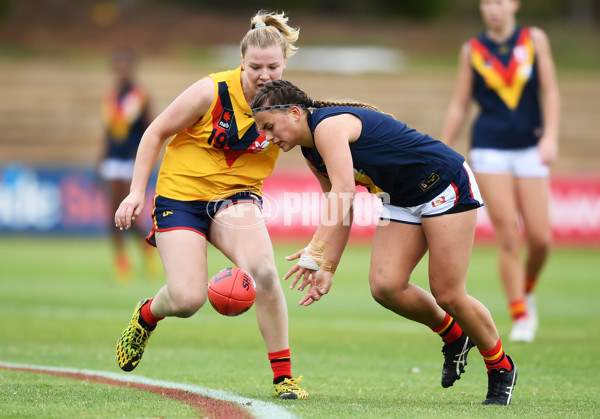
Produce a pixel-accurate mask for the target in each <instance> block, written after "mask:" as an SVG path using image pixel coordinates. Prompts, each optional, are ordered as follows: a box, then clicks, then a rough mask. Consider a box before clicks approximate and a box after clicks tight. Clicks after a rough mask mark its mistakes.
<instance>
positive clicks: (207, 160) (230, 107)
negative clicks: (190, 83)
mask: <svg viewBox="0 0 600 419" xmlns="http://www.w3.org/2000/svg"><path fill="white" fill-rule="evenodd" d="M240 76H241V67H238V68H237V69H236V70H231V71H224V72H221V73H215V74H210V75H209V76H208V77H210V78H211V79H213V80H214V82H215V98H214V100H213V102H212V104H211V106H210V109H209V110H208V112H207V113H206V114H205V115H204V116H203V117H202V118H200V120H199V121H198V122H196V123H195V124H194V125H192V126H191V127H189V128H187V129H185V130H183V131H181V132H179V133H177V134H176V135H175V136H174V137H173V139H171V141H170V142H169V144H168V145H167V148H166V152H165V156H164V159H163V162H162V165H161V167H160V172H159V174H158V180H157V184H156V192H157V193H158V194H159V195H161V196H164V197H166V198H171V199H177V200H180V201H195V200H199V201H210V200H212V199H222V198H227V197H228V196H231V195H233V194H235V193H238V192H242V191H250V192H255V193H258V194H260V191H261V188H262V184H263V179H266V178H267V177H269V175H270V174H271V172H272V171H273V168H274V167H275V162H276V160H277V157H278V156H279V147H277V146H274V145H273V144H271V143H268V142H267V141H266V140H265V137H264V135H262V134H261V133H260V132H259V131H258V128H257V127H256V124H255V123H254V119H252V110H251V109H250V107H249V106H248V104H247V103H246V99H245V98H244V92H243V91H242V81H241V78H240Z"/></svg>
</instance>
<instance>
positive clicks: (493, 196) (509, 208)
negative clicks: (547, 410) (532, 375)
mask: <svg viewBox="0 0 600 419" xmlns="http://www.w3.org/2000/svg"><path fill="white" fill-rule="evenodd" d="M518 7H519V2H518V1H517V0H482V1H481V2H480V9H481V14H482V17H483V21H484V23H485V26H486V30H485V31H484V32H483V33H481V34H480V35H479V36H478V37H476V38H472V39H470V40H469V41H468V42H466V43H465V44H464V45H463V47H462V50H461V53H460V67H459V74H458V82H457V85H456V92H455V94H454V97H453V99H452V102H451V104H450V108H449V111H448V116H447V117H446V122H445V124H444V128H443V132H442V137H441V139H442V140H443V141H444V142H445V143H446V144H449V145H451V144H453V143H454V140H455V138H456V137H457V135H458V133H459V131H460V128H461V127H462V126H463V125H464V121H465V119H466V117H467V115H468V113H469V112H468V111H469V106H470V104H471V99H472V98H473V99H475V101H476V102H477V103H478V105H479V108H480V112H479V115H478V116H477V118H476V120H475V123H474V125H473V129H472V135H471V150H470V152H469V164H470V165H471V167H472V168H473V172H474V173H475V176H476V178H477V182H478V183H479V185H480V187H481V192H482V195H483V197H484V198H485V202H486V209H487V212H488V214H489V216H490V220H491V221H492V224H493V225H494V230H495V233H496V240H497V243H498V252H499V265H500V277H501V279H502V283H503V285H504V289H505V292H506V295H507V299H508V306H509V309H510V312H511V316H512V320H513V327H512V331H511V333H510V335H509V339H510V340H512V341H515V342H531V341H532V340H533V339H534V337H535V333H536V330H537V310H536V308H535V301H534V299H533V290H534V286H535V285H536V283H537V280H538V278H539V276H540V273H541V271H542V268H543V266H544V264H545V262H546V259H547V256H548V253H549V251H550V247H551V242H552V228H551V223H550V214H549V211H548V207H549V195H550V191H549V185H548V177H549V173H550V169H549V166H550V165H551V164H552V163H553V162H554V161H555V160H556V158H557V155H558V125H559V91H558V84H557V81H556V75H555V70H554V64H553V61H552V54H551V52H550V46H549V42H548V39H547V37H546V35H545V33H544V32H543V31H542V30H541V29H539V28H530V27H519V26H517V24H516V21H515V13H516V12H517V10H518ZM521 222H522V224H523V227H524V231H525V236H526V242H527V258H526V261H525V263H523V262H521V234H520V223H521Z"/></svg>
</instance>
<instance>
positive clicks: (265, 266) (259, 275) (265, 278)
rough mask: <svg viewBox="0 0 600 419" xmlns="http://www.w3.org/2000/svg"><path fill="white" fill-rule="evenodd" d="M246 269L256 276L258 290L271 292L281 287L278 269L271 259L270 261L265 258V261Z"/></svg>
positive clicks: (253, 276)
mask: <svg viewBox="0 0 600 419" xmlns="http://www.w3.org/2000/svg"><path fill="white" fill-rule="evenodd" d="M246 270H247V271H248V273H249V274H250V275H252V278H254V282H256V288H257V290H260V291H261V292H262V293H269V292H271V291H273V290H277V289H278V288H279V287H281V285H280V284H279V276H278V275H277V269H276V268H275V266H274V265H273V263H272V261H270V259H269V260H268V261H267V260H265V261H264V263H258V264H255V265H254V266H251V267H248V268H246Z"/></svg>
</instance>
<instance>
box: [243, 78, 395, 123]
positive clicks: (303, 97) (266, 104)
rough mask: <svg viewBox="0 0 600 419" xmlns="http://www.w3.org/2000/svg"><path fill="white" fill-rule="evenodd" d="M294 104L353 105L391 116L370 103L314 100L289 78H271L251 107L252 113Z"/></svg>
mask: <svg viewBox="0 0 600 419" xmlns="http://www.w3.org/2000/svg"><path fill="white" fill-rule="evenodd" d="M294 105H295V106H299V107H301V108H305V109H308V108H313V109H318V108H329V107H331V106H352V107H356V108H365V109H371V110H373V111H377V112H380V113H384V114H386V115H389V116H391V115H390V114H388V113H385V112H383V111H382V110H381V109H379V108H377V107H375V106H373V105H369V104H368V103H362V102H350V101H331V100H313V99H311V98H310V97H309V96H308V95H307V94H306V93H305V92H304V91H302V90H300V88H298V87H297V86H296V85H294V84H293V83H292V82H289V81H287V80H271V81H270V82H268V83H267V84H266V85H265V86H263V88H262V89H261V90H260V92H258V94H257V95H256V96H255V97H254V100H253V101H252V103H251V104H250V108H252V113H256V112H260V111H265V110H271V109H285V108H289V107H290V106H294ZM267 108H268V109H267Z"/></svg>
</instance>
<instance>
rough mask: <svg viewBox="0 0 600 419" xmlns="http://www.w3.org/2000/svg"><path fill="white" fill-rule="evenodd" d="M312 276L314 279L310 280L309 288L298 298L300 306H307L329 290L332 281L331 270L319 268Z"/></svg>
mask: <svg viewBox="0 0 600 419" xmlns="http://www.w3.org/2000/svg"><path fill="white" fill-rule="evenodd" d="M312 278H314V281H312V282H311V284H310V288H309V289H308V291H307V292H306V294H305V295H304V297H302V299H301V300H300V305H301V306H309V305H311V304H312V303H314V302H315V301H319V300H320V299H321V297H322V296H324V295H325V294H327V293H328V292H329V289H330V288H331V284H332V283H333V272H330V271H323V270H320V271H317V272H315V273H314V274H313V276H312ZM298 289H300V288H298Z"/></svg>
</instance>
